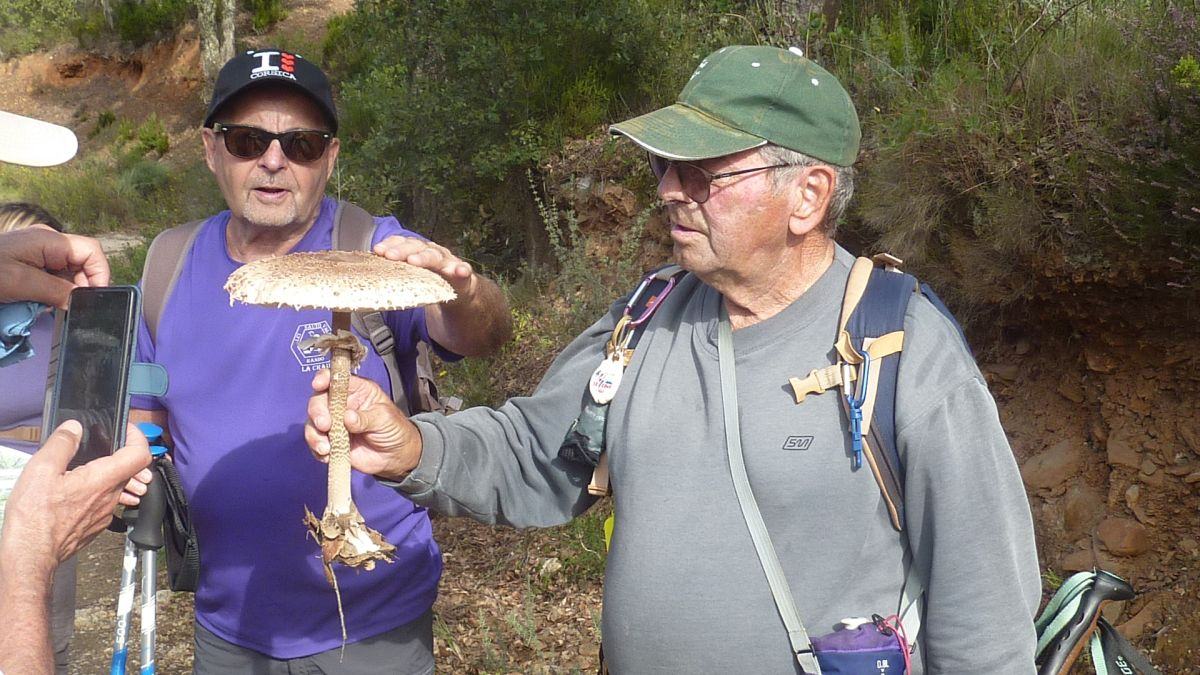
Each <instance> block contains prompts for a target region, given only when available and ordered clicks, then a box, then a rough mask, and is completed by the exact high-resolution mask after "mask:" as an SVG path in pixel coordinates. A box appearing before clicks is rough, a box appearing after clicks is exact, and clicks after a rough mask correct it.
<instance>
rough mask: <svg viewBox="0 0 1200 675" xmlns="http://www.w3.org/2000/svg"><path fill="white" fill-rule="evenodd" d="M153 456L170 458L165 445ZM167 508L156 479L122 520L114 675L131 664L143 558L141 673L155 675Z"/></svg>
mask: <svg viewBox="0 0 1200 675" xmlns="http://www.w3.org/2000/svg"><path fill="white" fill-rule="evenodd" d="M138 427H139V428H140V429H142V433H144V434H145V435H146V438H147V440H149V441H151V442H156V441H158V440H160V439H161V438H162V429H161V428H159V427H158V426H157V425H153V424H148V423H143V424H139V425H138ZM150 452H151V454H152V455H153V456H154V460H153V462H159V461H162V460H161V458H162V456H163V455H165V454H166V452H167V449H166V447H164V446H162V445H154V446H152V447H151V448H150ZM153 462H152V463H153ZM151 468H153V467H151ZM165 508H166V496H165V494H164V492H163V485H162V482H161V481H158V480H155V479H153V478H152V479H151V480H150V483H149V484H147V485H146V494H144V495H142V498H141V503H140V504H139V505H138V506H137V508H126V509H125V512H124V514H123V515H122V516H121V519H122V520H123V521H124V522H125V525H126V528H127V530H126V537H125V556H124V559H123V560H122V565H121V591H120V595H119V596H118V599H117V626H116V635H115V637H114V639H113V656H112V668H111V670H110V673H111V675H125V669H126V662H127V661H128V648H127V643H128V639H129V622H130V617H131V616H132V614H133V595H134V589H133V582H134V577H135V575H136V573H137V564H138V562H139V558H140V562H141V563H142V577H141V590H142V605H141V629H142V630H141V633H142V634H141V638H142V639H141V660H140V666H141V669H140V672H141V674H142V675H153V674H154V672H155V664H154V647H155V642H156V640H157V631H156V614H157V607H156V604H155V597H156V595H157V585H158V584H157V577H156V574H157V572H158V566H157V564H156V560H155V555H156V552H157V551H158V549H160V548H162V547H163V531H162V524H163V514H164V512H165Z"/></svg>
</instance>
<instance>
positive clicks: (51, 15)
mask: <svg viewBox="0 0 1200 675" xmlns="http://www.w3.org/2000/svg"><path fill="white" fill-rule="evenodd" d="M78 17H79V12H78V6H77V4H76V1H75V0H4V2H0V60H2V59H7V58H11V57H14V56H19V55H21V54H27V53H29V52H32V51H35V50H37V49H40V48H43V47H49V46H51V45H53V44H56V43H57V42H60V41H62V40H63V39H64V38H67V37H69V33H68V31H67V27H68V26H70V25H72V24H73V23H75V22H76V21H77V20H78Z"/></svg>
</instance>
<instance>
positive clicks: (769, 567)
mask: <svg viewBox="0 0 1200 675" xmlns="http://www.w3.org/2000/svg"><path fill="white" fill-rule="evenodd" d="M717 358H718V361H719V363H720V367H721V405H722V407H723V408H724V413H725V449H726V451H727V452H728V454H729V473H730V474H731V475H732V477H733V489H734V491H735V492H737V498H738V504H739V505H741V507H742V517H743V518H745V519H746V527H748V528H749V530H750V538H751V539H752V540H754V550H755V551H756V552H757V553H758V560H759V562H760V563H761V564H762V567H763V572H765V573H766V575H767V583H768V584H769V585H770V587H771V595H772V596H773V597H774V598H775V607H776V609H778V610H779V616H780V617H781V618H782V619H783V625H784V627H785V628H786V629H787V634H788V641H789V642H791V644H792V653H794V654H795V655H796V662H797V663H799V664H800V668H801V669H802V670H803V671H804V672H805V673H811V674H813V675H821V666H820V664H819V663H818V662H817V657H816V655H815V654H814V653H813V646H812V642H811V641H810V640H809V638H808V632H807V631H806V630H805V629H804V624H803V623H802V622H801V621H800V614H799V612H797V611H796V603H795V601H794V600H793V599H792V591H791V589H790V588H789V587H788V582H787V577H786V576H784V574H783V566H782V565H780V564H779V556H778V555H776V554H775V546H774V545H773V544H772V543H771V536H770V535H769V534H768V533H767V525H766V523H765V522H763V519H762V514H761V513H760V512H759V510H758V504H757V503H756V502H755V500H754V493H753V491H751V489H750V478H749V477H748V476H747V475H746V460H745V457H744V455H743V453H742V439H741V435H742V433H741V425H740V424H739V422H738V405H737V377H736V374H735V372H734V371H735V369H734V362H733V329H732V328H731V327H730V325H729V313H728V312H727V311H726V310H725V304H724V302H722V303H721V320H720V324H719V326H718V329H717Z"/></svg>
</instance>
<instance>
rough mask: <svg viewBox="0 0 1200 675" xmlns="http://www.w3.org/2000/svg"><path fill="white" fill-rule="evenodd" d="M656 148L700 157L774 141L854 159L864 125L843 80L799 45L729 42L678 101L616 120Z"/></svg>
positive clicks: (824, 157) (842, 160) (671, 155)
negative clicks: (783, 47)
mask: <svg viewBox="0 0 1200 675" xmlns="http://www.w3.org/2000/svg"><path fill="white" fill-rule="evenodd" d="M609 133H612V134H614V135H622V136H627V137H628V138H629V139H630V140H632V141H633V142H634V143H637V144H638V145H640V146H642V147H643V148H645V149H646V150H648V151H649V152H652V153H654V154H656V155H659V156H660V157H666V158H668V159H678V160H700V159H709V158H711V157H721V156H724V155H731V154H733V153H735V152H741V151H743V150H749V149H751V148H757V147H759V146H761V145H765V144H766V143H768V142H770V143H774V144H775V145H779V146H782V147H785V148H788V149H789V150H795V151H796V152H801V153H804V154H806V155H809V156H811V157H816V158H817V159H819V160H821V161H824V162H829V163H830V164H835V165H837V166H850V165H851V164H853V163H854V159H855V158H856V157H857V156H858V144H859V141H860V140H861V138H862V132H861V130H860V129H859V126H858V113H856V112H855V110H854V104H853V103H852V102H851V101H850V95H849V94H847V93H846V90H845V89H843V88H842V85H841V83H840V82H838V80H837V78H836V77H834V76H833V75H830V74H829V72H828V71H826V70H825V69H824V68H822V67H821V66H818V65H817V64H815V63H813V62H812V61H810V60H809V59H807V58H805V57H804V56H803V54H802V52H801V51H800V50H799V49H798V48H796V47H792V48H791V49H779V48H776V47H746V46H733V47H723V48H721V49H718V50H717V51H715V52H713V53H712V54H709V55H708V56H707V57H705V59H704V60H703V61H701V62H700V65H699V66H698V67H697V68H696V72H694V73H692V77H691V79H689V80H688V83H687V84H686V85H685V86H684V88H683V91H682V92H680V94H679V100H678V101H676V102H675V103H674V104H673V105H669V106H667V107H665V108H659V109H658V110H655V111H654V112H650V113H647V114H645V115H642V116H640V117H635V118H633V119H631V120H627V121H625V122H621V123H619V124H614V125H612V126H611V127H609Z"/></svg>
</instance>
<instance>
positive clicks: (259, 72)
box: [246, 51, 301, 80]
mask: <svg viewBox="0 0 1200 675" xmlns="http://www.w3.org/2000/svg"><path fill="white" fill-rule="evenodd" d="M246 53H247V54H250V55H251V56H253V57H254V58H256V59H258V62H259V65H257V66H255V67H254V68H252V69H251V70H250V79H252V80H257V79H258V78H260V77H286V78H288V79H289V80H294V79H296V59H298V58H301V57H299V56H297V55H295V54H291V53H288V52H273V51H267V52H246ZM276 56H278V57H279V59H278V60H279V65H275V64H274V63H272V61H273V60H274V57H276Z"/></svg>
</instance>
